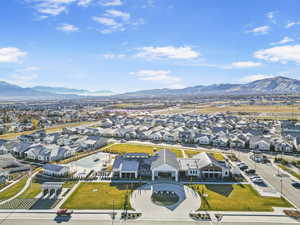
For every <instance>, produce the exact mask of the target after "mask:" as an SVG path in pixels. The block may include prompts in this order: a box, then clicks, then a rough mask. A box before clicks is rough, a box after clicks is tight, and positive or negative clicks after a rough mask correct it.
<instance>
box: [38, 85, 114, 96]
mask: <svg viewBox="0 0 300 225" xmlns="http://www.w3.org/2000/svg"><path fill="white" fill-rule="evenodd" d="M32 89H33V90H36V91H42V92H49V93H54V94H72V95H82V96H108V95H112V94H113V92H112V91H109V90H101V91H88V90H85V89H73V88H64V87H48V86H35V87H33V88H32Z"/></svg>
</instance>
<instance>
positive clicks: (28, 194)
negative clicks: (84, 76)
mask: <svg viewBox="0 0 300 225" xmlns="http://www.w3.org/2000/svg"><path fill="white" fill-rule="evenodd" d="M41 191H42V189H41V185H40V184H38V183H31V185H30V186H29V187H28V188H27V190H26V191H25V192H24V193H23V194H21V195H20V196H19V197H18V198H20V199H28V198H35V197H36V196H37V195H38V194H39V193H40V192H41Z"/></svg>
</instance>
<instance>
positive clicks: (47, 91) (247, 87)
mask: <svg viewBox="0 0 300 225" xmlns="http://www.w3.org/2000/svg"><path fill="white" fill-rule="evenodd" d="M284 93H300V80H296V79H291V78H287V77H282V76H279V77H273V78H266V79H262V80H256V81H253V82H250V83H246V84H213V85H207V86H205V85H198V86H193V87H187V88H182V89H168V88H164V89H152V90H143V91H136V92H128V93H124V94H117V95H113V92H111V91H106V90H103V91H97V92H91V91H88V90H84V89H71V88H64V87H47V86H36V87H32V88H23V87H20V86H17V85H14V84H10V83H7V82H5V81H0V98H2V99H49V98H56V99H58V98H59V99H61V98H76V97H80V96H114V97H122V98H124V97H128V98H129V97H164V96H201V95H239V94H240V95H244V94H284Z"/></svg>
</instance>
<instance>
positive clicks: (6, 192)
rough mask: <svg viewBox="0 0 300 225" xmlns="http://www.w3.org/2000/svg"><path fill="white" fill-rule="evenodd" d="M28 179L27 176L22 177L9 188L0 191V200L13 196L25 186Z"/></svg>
mask: <svg viewBox="0 0 300 225" xmlns="http://www.w3.org/2000/svg"><path fill="white" fill-rule="evenodd" d="M27 180H28V177H27V176H26V177H24V178H22V179H21V180H20V181H19V182H18V183H16V184H14V185H13V186H11V187H10V188H8V189H6V190H4V191H2V192H0V200H6V199H9V198H11V197H13V196H15V195H16V194H17V193H19V192H20V191H21V190H22V188H23V187H24V186H25V184H26V181H27Z"/></svg>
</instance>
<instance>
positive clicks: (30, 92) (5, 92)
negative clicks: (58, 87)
mask: <svg viewBox="0 0 300 225" xmlns="http://www.w3.org/2000/svg"><path fill="white" fill-rule="evenodd" d="M23 97H37V98H38V97H47V98H49V97H57V96H56V95H54V94H52V93H47V92H40V91H37V90H34V89H32V88H22V87H19V86H17V85H13V84H9V83H7V82H5V81H0V98H10V99H14V98H23Z"/></svg>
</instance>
